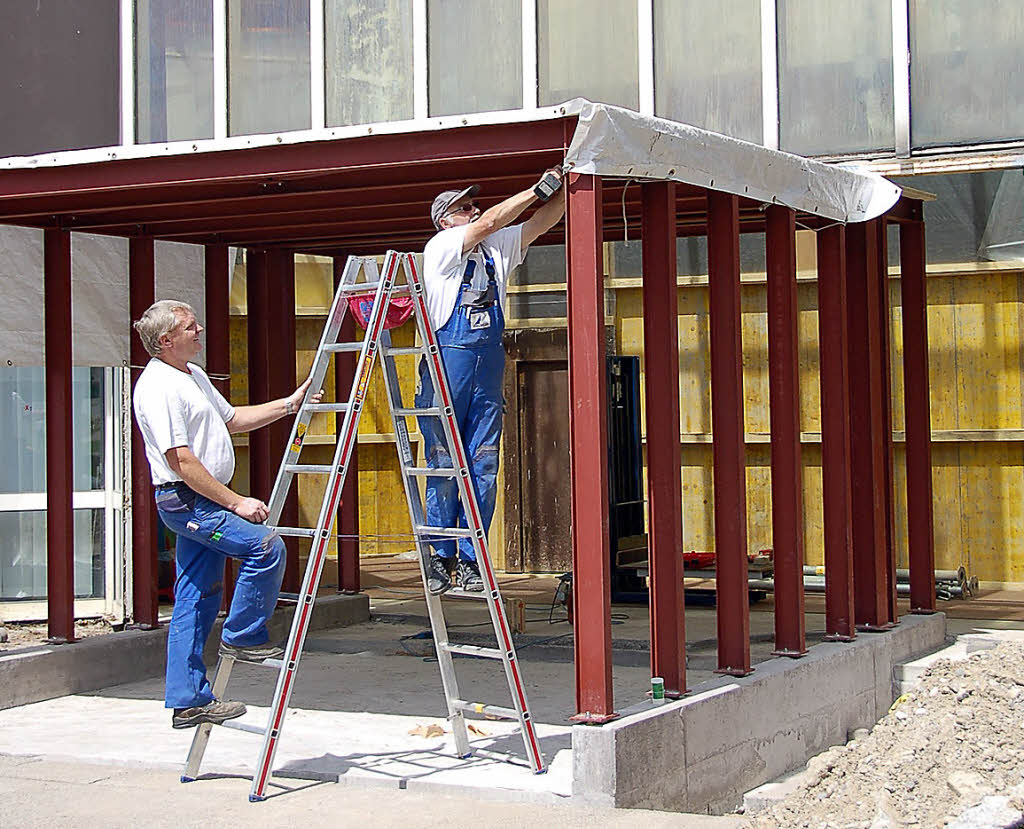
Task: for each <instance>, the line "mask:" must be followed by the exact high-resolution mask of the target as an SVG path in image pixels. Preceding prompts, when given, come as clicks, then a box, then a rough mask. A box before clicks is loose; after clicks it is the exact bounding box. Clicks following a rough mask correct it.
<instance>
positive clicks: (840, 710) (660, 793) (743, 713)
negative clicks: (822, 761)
mask: <svg viewBox="0 0 1024 829" xmlns="http://www.w3.org/2000/svg"><path fill="white" fill-rule="evenodd" d="M945 635H946V620H945V616H944V615H943V614H941V613H937V614H934V615H931V616H905V617H903V618H902V619H901V620H900V624H899V625H897V626H896V627H895V628H893V629H892V630H891V631H887V632H885V633H865V634H861V635H860V636H858V637H857V639H856V640H855V641H853V642H827V643H823V644H819V645H815V646H813V647H812V648H810V652H809V653H808V654H807V655H806V656H805V657H803V658H801V659H787V658H777V659H771V660H769V661H767V662H762V663H760V664H759V665H757V666H756V669H755V671H754V672H753V673H752V674H750V675H749V676H746V677H742V678H739V679H735V678H731V677H722V678H720V679H715V680H712V681H710V682H707V683H704V684H703V685H701V686H698V687H697V688H695V689H694V690H693V693H692V694H691V695H690V696H687V697H686V698H684V699H681V700H677V701H675V702H669V703H666V704H665V705H662V706H659V707H651V706H650V704H649V703H646V704H644V705H643V706H642V710H637V709H632V710H630V711H628V712H625V713H626V716H623V717H622V718H621V719H619V720H615V721H613V722H610V723H607V724H605V725H602V726H587V725H580V726H576V727H574V728H573V738H572V743H573V797H574V798H575V797H579V798H581V799H582V800H585V801H589V802H592V803H594V804H595V805H597V804H600V805H606V806H619V807H632V808H647V809H667V810H674V811H686V812H705V811H707V812H711V813H715V814H720V813H723V812H727V811H731V810H732V809H734V808H736V807H737V806H739V805H740V802H741V800H742V796H743V793H744V792H746V791H749V790H750V789H752V788H754V787H755V786H759V785H761V784H762V783H766V782H768V781H770V780H773V779H775V778H777V777H779V776H781V775H782V774H784V773H785V772H787V771H789V770H791V769H794V768H797V767H799V766H801V765H803V764H804V763H805V762H806V761H807V760H808V759H809V758H810V757H813V756H814V755H815V754H818V753H820V752H821V751H824V750H825V749H826V748H828V747H829V746H833V745H838V744H840V743H845V742H846V740H847V734H848V733H849V732H850V731H852V730H853V729H856V728H870V727H871V726H873V725H874V724H875V723H876V722H877V721H878V720H879V719H880V718H881V717H882V716H883V715H884V714H885V713H886V711H887V710H888V709H889V706H890V705H891V704H892V701H893V699H894V697H895V695H894V690H893V689H894V685H893V670H894V668H895V666H896V665H897V664H899V663H901V662H905V661H907V660H909V659H912V658H913V657H915V656H919V655H921V654H923V653H927V652H929V651H933V650H936V649H937V648H939V647H941V646H942V645H943V643H944V641H945Z"/></svg>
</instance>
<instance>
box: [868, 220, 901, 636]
mask: <svg viewBox="0 0 1024 829" xmlns="http://www.w3.org/2000/svg"><path fill="white" fill-rule="evenodd" d="M873 224H874V228H875V236H876V238H877V240H878V245H877V249H876V253H877V267H876V268H875V274H876V278H877V279H878V329H877V331H876V335H875V336H876V337H877V338H878V353H879V355H880V356H881V358H882V359H881V362H880V366H879V368H880V370H881V373H882V424H881V433H882V441H883V445H882V475H883V478H884V480H885V486H884V488H883V490H882V493H883V495H884V501H883V505H884V510H885V512H884V516H883V523H884V530H885V571H884V572H883V574H882V575H883V578H884V581H885V584H884V589H885V595H886V596H887V597H888V600H889V607H888V611H889V612H888V621H889V622H890V623H893V624H895V623H896V622H897V621H898V619H899V611H898V610H897V608H896V481H895V471H894V469H893V465H894V463H895V460H894V454H895V447H894V445H893V441H892V350H891V348H892V336H891V334H890V327H891V326H890V324H891V322H892V310H891V308H890V305H889V299H890V297H889V240H888V237H887V235H886V221H885V220H884V219H879V220H878V221H876V222H874V223H873Z"/></svg>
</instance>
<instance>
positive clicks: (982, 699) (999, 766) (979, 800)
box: [748, 642, 1024, 829]
mask: <svg viewBox="0 0 1024 829" xmlns="http://www.w3.org/2000/svg"><path fill="white" fill-rule="evenodd" d="M808 771H809V774H808V778H809V780H808V783H807V785H805V786H804V787H803V788H801V789H798V790H797V791H796V792H794V793H793V794H792V795H790V796H789V797H788V798H786V799H785V800H783V801H781V802H780V803H778V804H776V805H775V806H773V807H772V808H771V809H769V810H766V811H764V812H760V813H758V814H757V815H755V816H753V817H752V819H751V821H750V823H749V824H748V825H749V826H750V827H751V829H755V828H756V829H768V827H786V829H796V827H815V829H826V828H832V829H855V827H856V828H857V829H860V828H861V827H863V828H864V829H883V827H892V829H895V827H922V828H923V827H941V826H947V825H955V826H957V827H961V826H962V827H967V826H970V827H979V829H980V827H1004V826H1024V819H1022V818H1024V816H1022V815H1021V813H1022V811H1024V782H1022V781H1024V643H1021V642H1005V643H1002V644H1000V645H998V646H997V647H996V648H994V649H992V650H988V651H982V652H979V653H975V654H972V655H971V656H969V657H968V658H967V659H965V660H962V661H949V660H940V661H939V662H937V663H936V664H935V665H933V666H932V667H931V668H930V669H929V670H928V671H927V673H926V674H925V675H924V677H923V678H922V681H921V684H920V685H919V686H918V687H917V688H916V689H915V690H914V691H911V692H910V693H907V694H904V695H903V696H902V697H900V698H899V699H897V700H896V702H895V703H893V706H892V708H891V709H890V711H889V713H888V714H887V715H886V716H885V717H884V718H883V719H882V720H880V721H879V722H878V724H877V725H875V727H874V728H873V729H871V731H870V732H868V733H866V734H863V738H862V739H856V740H853V741H851V742H850V743H847V744H846V745H845V746H836V747H835V748H832V749H829V750H828V751H826V752H824V753H822V754H820V755H818V756H817V757H815V758H814V759H813V760H812V761H811V763H810V764H809V765H808ZM983 801H984V803H983ZM979 804H981V805H980V806H979ZM996 807H1003V808H1002V811H1001V812H1000V811H999V810H998V809H996V811H993V808H996ZM986 809H987V811H985V810H986Z"/></svg>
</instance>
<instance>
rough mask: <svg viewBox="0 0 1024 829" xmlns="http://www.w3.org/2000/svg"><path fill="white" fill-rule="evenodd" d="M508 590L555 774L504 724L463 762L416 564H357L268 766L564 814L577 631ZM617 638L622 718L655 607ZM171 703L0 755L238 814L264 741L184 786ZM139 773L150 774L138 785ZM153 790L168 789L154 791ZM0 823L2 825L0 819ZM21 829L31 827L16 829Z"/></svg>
mask: <svg viewBox="0 0 1024 829" xmlns="http://www.w3.org/2000/svg"><path fill="white" fill-rule="evenodd" d="M501 581H502V592H503V595H504V596H505V597H506V599H509V598H511V599H516V598H521V599H522V600H523V601H524V602H525V603H526V607H527V613H526V615H527V625H526V634H525V636H523V637H522V638H521V642H520V643H519V644H518V646H517V647H518V652H519V656H520V660H521V663H522V672H523V675H524V677H525V681H526V684H527V693H528V695H529V699H530V705H531V710H532V713H533V716H534V720H535V722H536V723H537V731H538V735H539V737H540V740H541V747H542V751H543V752H544V755H545V758H546V759H547V761H548V763H549V764H550V770H549V772H548V773H547V774H544V775H533V774H532V773H531V772H530V769H529V767H528V764H527V761H526V757H525V752H524V750H523V745H522V741H521V738H520V737H519V735H518V733H515V729H514V726H513V724H510V723H503V722H497V721H490V720H478V721H476V722H475V725H476V726H477V727H478V728H479V729H480V733H477V734H473V735H471V737H472V740H471V742H472V746H473V748H474V752H475V754H474V757H472V758H471V759H469V760H465V761H464V760H459V759H458V758H456V757H455V756H454V752H453V745H452V739H451V734H450V728H449V727H448V723H447V721H446V719H445V717H444V711H445V706H444V698H443V695H442V691H441V683H440V677H439V673H438V670H437V663H436V661H435V660H434V659H433V658H432V656H430V655H429V654H430V652H431V644H430V641H429V640H428V639H426V638H424V636H425V634H426V633H427V632H428V631H429V625H428V623H427V619H426V608H425V604H424V602H423V600H422V594H421V589H422V588H421V587H420V582H419V576H418V571H417V569H416V567H415V565H414V564H410V563H408V562H390V563H386V564H377V565H376V566H374V567H366V568H364V587H365V589H366V592H367V593H369V595H370V597H371V608H372V612H373V614H374V618H373V619H372V620H371V621H370V622H367V623H363V624H359V625H354V626H350V627H345V628H338V629H333V630H327V631H316V632H315V633H312V634H310V636H309V638H308V640H307V648H306V655H305V657H304V658H303V662H302V665H301V667H300V670H299V674H298V680H297V685H296V689H295V692H294V694H293V697H292V701H291V710H290V713H289V716H288V719H287V721H286V724H285V728H284V731H283V737H282V741H281V748H280V750H279V752H278V755H277V759H276V763H275V768H276V769H278V770H279V771H281V772H282V773H283V774H284V775H288V776H289V777H303V778H310V779H313V780H319V781H338V782H340V783H343V784H347V783H351V784H358V785H359V786H361V787H365V788H367V789H368V790H376V789H379V788H380V787H385V788H388V789H391V790H397V789H406V790H408V791H409V792H410V793H412V792H419V793H421V794H423V795H432V796H437V797H445V798H447V797H454V798H458V797H468V798H470V799H471V800H474V799H475V800H480V799H484V800H487V801H490V802H503V803H512V802H517V803H518V802H522V801H530V802H532V803H536V804H554V803H565V802H566V800H567V798H568V797H569V796H570V795H571V792H572V762H571V738H570V726H569V724H568V722H567V718H568V717H569V716H571V715H572V714H573V713H575V696H574V689H573V682H574V670H573V663H572V658H573V657H572V628H571V627H570V626H569V625H568V624H567V623H566V621H565V620H564V609H563V608H560V607H557V606H556V607H555V608H554V610H552V607H551V601H552V596H553V595H554V590H555V587H556V585H557V578H554V577H532V576H516V575H514V574H511V575H507V576H503V577H502V579H501ZM953 604H954V603H943V605H942V607H941V609H942V610H944V611H947V612H948V608H950V607H951V606H952V605H953ZM959 604H961V605H963V606H969V604H970V603H959ZM822 610H823V606H822V605H821V603H816V602H815V597H813V596H809V597H808V611H809V612H808V615H807V623H806V624H807V630H808V644H811V643H813V642H815V641H819V640H820V638H821V635H822V631H823V619H824V617H823V614H822V612H820V611H822ZM446 614H447V617H448V622H449V630H450V635H451V638H452V639H453V640H455V641H460V640H462V641H467V642H471V643H478V642H480V641H481V640H482V639H483V638H486V637H487V636H488V635H490V631H491V628H490V623H489V620H488V616H487V611H486V607H485V605H484V604H483V603H482V602H469V601H449V602H446ZM955 615H959V614H954V616H955ZM549 620H554V621H553V622H551V621H549ZM955 625H956V632H963V631H964V630H971V629H984V628H991V627H997V626H999V627H1002V626H1004V625H1005V626H1014V627H1018V628H1024V621H1012V620H1011V621H1005V620H1004V621H1002V622H996V621H992V620H990V619H986V620H984V621H983V622H978V623H975V622H973V621H971V620H966V619H960V620H957V621H956V622H955ZM773 627H774V618H773V613H772V608H771V602H770V599H769V600H768V601H767V602H759V603H756V604H755V605H753V607H752V611H751V623H750V630H751V639H752V644H751V659H752V662H753V663H754V664H755V665H756V664H757V663H758V662H760V661H763V660H765V659H768V658H769V657H770V655H771V651H772V648H773V646H774V645H773V641H772V630H773ZM686 632H687V641H688V646H687V647H688V665H687V684H688V686H689V687H690V688H693V687H695V686H696V685H698V684H699V683H701V682H703V681H704V680H706V679H710V678H713V677H714V676H716V675H715V674H714V673H713V671H714V668H715V666H716V652H715V641H714V640H715V634H716V618H715V609H714V608H713V607H708V606H692V605H688V606H687V609H686ZM951 632H953V631H952V630H951ZM612 635H613V639H614V640H615V643H616V644H615V648H614V663H615V664H614V667H613V681H614V690H615V700H616V705H617V707H618V708H619V710H620V711H626V710H636V709H637V708H638V707H643V706H646V705H649V704H650V703H649V702H647V701H646V698H645V694H646V692H647V690H648V689H649V687H650V671H649V667H648V664H649V663H648V659H649V657H648V654H647V651H646V645H647V642H648V641H649V629H648V616H647V607H646V606H644V605H616V606H615V607H614V608H613V626H612ZM456 668H457V672H458V675H459V679H460V692H461V695H462V696H463V697H464V698H467V699H471V700H475V701H480V702H487V703H493V704H497V705H508V704H509V702H508V690H507V686H506V685H505V681H504V674H503V672H502V671H501V669H500V666H498V665H497V664H496V663H494V662H492V661H490V660H480V659H474V658H461V657H460V658H458V659H457V664H456ZM275 679H276V671H269V670H267V669H264V668H259V667H253V666H243V665H239V666H238V667H236V670H235V674H234V676H233V678H232V683H231V685H230V688H229V694H228V696H229V697H230V698H232V699H240V700H243V701H244V702H246V703H247V705H249V707H250V710H249V713H248V714H247V715H246V717H245V719H244V720H243V721H244V722H248V723H251V724H259V725H261V724H262V723H263V722H265V720H266V716H267V708H266V706H267V705H268V703H269V701H270V697H271V694H272V692H273V687H274V682H275ZM162 694H163V680H162V678H154V679H149V680H144V681H140V682H133V683H129V684H125V685H119V686H116V687H112V688H107V689H105V690H103V691H100V692H96V693H92V694H82V695H77V696H71V697H64V698H61V699H55V700H50V701H47V702H41V703H36V704H34V705H28V706H22V707H21V708H14V709H8V710H6V711H0V754H8V755H18V756H22V757H24V756H26V755H32V756H36V757H42V758H44V759H45V761H46V762H50V761H53V760H54V759H55V758H65V759H67V760H68V761H69V762H71V764H72V765H76V764H82V763H86V764H92V763H99V764H111V763H114V764H120V765H121V766H123V767H127V770H125V769H122V770H121V771H120V772H117V773H124V774H128V773H129V771H132V772H133V773H134V772H138V773H139V774H143V776H144V778H145V781H146V782H145V783H144V784H140V785H152V786H154V788H160V785H163V786H165V787H166V792H163V791H162V792H161V801H163V795H164V794H165V793H166V794H167V796H168V797H170V798H171V799H172V800H174V799H176V798H180V797H184V798H186V800H188V798H192V797H193V795H191V794H188V795H180V794H179V791H184V790H189V791H193V790H209V791H216V792H218V795H217V799H218V800H224V799H229V800H237V802H239V803H245V801H246V796H247V794H248V789H249V782H248V781H247V780H240V779H236V777H237V776H239V775H246V774H251V770H252V768H253V766H254V765H255V762H256V758H257V755H258V752H259V747H260V741H261V738H260V737H259V736H258V735H251V734H246V733H242V732H238V731H225V730H223V729H217V730H215V732H214V734H213V737H212V738H211V740H210V745H209V748H208V750H207V754H206V758H205V760H204V765H203V772H204V774H205V775H206V776H205V777H204V779H203V780H201V781H200V782H199V783H197V784H190V785H189V786H184V787H181V786H178V785H177V784H176V782H175V781H177V777H178V775H179V774H180V771H181V767H182V764H183V762H184V758H185V756H186V754H187V751H188V746H189V743H190V741H191V737H192V732H191V731H174V730H172V729H171V728H170V723H169V719H170V714H169V712H167V711H166V710H165V709H164V708H163V703H162ZM427 725H437V726H440V727H441V728H443V729H444V730H445V732H446V733H444V734H443V735H441V736H436V737H430V738H424V737H422V736H416V735H413V734H410V733H409V732H410V731H412V730H413V729H415V728H417V727H418V726H427ZM5 762H7V761H5ZM11 762H13V761H11ZM143 769H148V770H150V771H149V772H146V773H143V772H142V771H141V770H143ZM83 774H84V775H85V777H87V778H88V777H89V775H90V774H92V772H91V771H89V770H87V769H86V770H84V771H83ZM104 774H107V773H106V772H105V773H104ZM111 774H113V773H112V772H111ZM145 774H149V775H150V776H149V777H146V776H145ZM225 775H227V776H228V777H227V778H226V779H224V776H225ZM155 780H159V781H162V782H161V784H160V785H158V784H156V783H153V782H152V781H155ZM278 782H279V783H283V784H284V785H285V786H287V787H289V788H297V789H299V791H300V792H302V794H300V795H297V798H296V799H301V800H302V802H304V803H305V802H307V798H313V799H317V798H320V797H323V795H322V794H320V793H319V791H320V790H319V789H317V790H316V791H317V792H318V793H317V794H315V795H310V794H307V793H308V792H310V791H313V790H311V789H309V788H305V787H306V786H308V784H307V783H303V782H300V781H296V780H291V779H288V780H284V781H282V780H280V779H279V780H278ZM83 785H84V784H83ZM348 791H351V789H349V790H348ZM228 792H230V794H228ZM347 796H348V795H346V797H347ZM196 797H198V798H199V800H203V799H204V798H205V797H206V796H205V795H198V796H196ZM289 799H291V798H282V799H281V800H289ZM0 800H2V799H0ZM399 800H401V798H399ZM188 802H192V801H191V800H188ZM197 802H198V801H197ZM0 808H2V806H0ZM257 808H258V807H257ZM295 808H296V809H298V810H299V811H298V812H297V813H296V814H302V812H301V808H302V807H298V806H297V807H295ZM409 808H415V807H412V806H410V807H409ZM501 808H505V807H504V806H502V807H501ZM246 814H250V813H249V812H246ZM252 814H258V813H252ZM0 815H2V813H0ZM0 825H6V824H5V822H4V821H2V820H0ZM17 825H27V824H24V823H22V822H21V821H19V822H18V824H17ZM40 825H42V824H40ZM47 825H49V824H47ZM78 825H83V824H81V822H79V824H78ZM97 825H100V824H97ZM102 825H115V824H109V823H107V824H102ZM126 825H129V824H126ZM147 825H158V824H150V823H148V822H147ZM175 825H176V826H181V825H188V824H181V823H176V824H175ZM205 825H209V824H205ZM375 825H388V824H386V823H382V824H376V823H375ZM418 825H435V824H433V823H429V822H424V823H419V824H418ZM436 825H441V824H440V823H438V824H436ZM498 825H501V824H498ZM508 825H514V824H508ZM580 825H582V823H581V824H580ZM608 825H632V824H616V823H609V824H608ZM655 825H660V824H655ZM666 825H668V824H666ZM673 825H675V824H673ZM686 825H690V824H686Z"/></svg>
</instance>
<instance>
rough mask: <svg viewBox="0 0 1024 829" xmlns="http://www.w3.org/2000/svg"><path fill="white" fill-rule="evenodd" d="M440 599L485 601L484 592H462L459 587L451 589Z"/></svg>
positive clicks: (485, 595)
mask: <svg viewBox="0 0 1024 829" xmlns="http://www.w3.org/2000/svg"><path fill="white" fill-rule="evenodd" d="M441 598H442V599H486V598H487V591H486V590H474V591H472V592H470V591H469V590H463V589H462V588H461V587H453V588H452V589H451V590H449V591H448V592H447V593H445V594H443V595H442V596H441Z"/></svg>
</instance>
